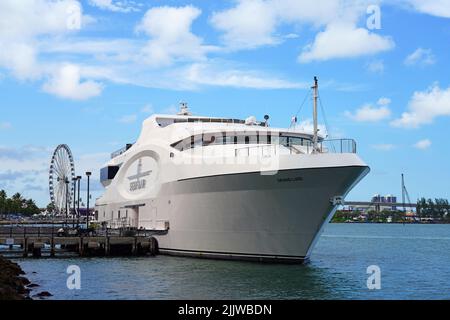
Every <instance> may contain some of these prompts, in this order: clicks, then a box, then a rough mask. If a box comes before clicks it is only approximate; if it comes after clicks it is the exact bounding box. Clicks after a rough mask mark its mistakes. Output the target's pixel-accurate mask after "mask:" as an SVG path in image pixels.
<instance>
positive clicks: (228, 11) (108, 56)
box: [0, 0, 450, 206]
mask: <svg viewBox="0 0 450 320" xmlns="http://www.w3.org/2000/svg"><path fill="white" fill-rule="evenodd" d="M449 52H450V0H441V1H420V0H394V1H365V0H318V1H313V2H311V1H300V0H291V1H289V0H278V1H276V0H266V1H263V0H242V1H220V2H212V1H175V0H171V1H169V0H168V1H159V0H158V1H157V0H154V1H139V0H135V1H126V0H123V1H114V0H89V1H75V0H61V1H50V0H22V1H15V0H2V1H0V92H1V95H0V97H1V100H0V110H1V115H0V163H1V166H0V189H5V190H6V191H7V192H8V195H12V194H13V193H15V192H20V193H22V194H23V195H24V196H25V197H27V198H33V199H35V200H36V201H37V203H38V205H40V206H45V205H47V204H48V202H49V201H50V200H49V196H48V167H49V162H50V157H51V153H52V151H53V149H54V148H55V147H56V146H57V145H58V144H61V143H66V144H68V145H69V146H70V148H71V149H72V152H73V154H74V157H75V169H76V171H77V174H79V175H82V176H83V178H84V172H85V171H92V172H93V177H92V189H93V198H95V197H97V196H99V195H100V193H101V192H102V187H101V185H100V183H99V169H100V168H101V167H102V165H103V164H104V163H105V162H106V161H107V160H108V159H109V155H110V153H111V152H112V151H114V150H116V149H118V148H120V147H122V146H123V145H125V144H126V143H129V142H133V141H135V140H136V139H137V137H138V134H139V133H140V129H141V123H142V121H143V120H144V119H145V118H147V117H148V116H150V115H151V114H152V113H174V112H176V111H177V110H178V103H179V102H180V101H186V102H188V104H189V106H190V109H191V111H192V112H193V113H194V114H198V115H206V116H224V117H232V118H247V117H248V116H251V115H254V116H256V117H257V118H258V119H262V118H263V116H264V114H269V115H270V125H271V126H275V127H288V126H289V125H290V121H291V118H292V116H293V115H295V114H296V113H297V111H298V110H299V108H300V105H301V103H302V101H303V100H304V98H305V95H306V94H307V92H308V90H309V87H310V86H311V85H312V79H313V77H314V76H318V78H319V85H320V94H321V102H322V104H323V109H324V111H325V115H326V116H325V117H324V115H323V112H322V109H321V108H320V109H319V119H320V123H321V125H324V124H325V122H326V123H327V124H328V125H329V127H328V129H329V136H330V138H341V137H345V138H353V139H355V140H356V141H357V143H358V152H359V154H360V155H361V158H362V159H363V160H364V161H366V162H367V164H368V165H369V166H370V167H371V169H372V171H371V173H370V174H369V175H368V176H367V177H366V178H365V179H364V180H363V181H362V182H361V183H360V184H359V185H358V186H357V187H356V188H355V189H354V190H353V191H352V192H351V194H350V195H349V196H348V199H349V200H369V199H371V197H372V196H373V195H374V194H382V195H386V194H393V195H396V196H397V197H399V198H400V197H401V174H402V173H404V174H405V179H406V186H407V188H408V191H409V193H410V195H411V198H412V200H413V201H414V200H415V199H417V198H419V197H422V196H424V197H431V198H435V197H436V198H441V197H442V198H450V191H449V188H448V182H449V181H450V170H449V163H450V148H449V147H448V141H447V138H448V136H449V134H450V129H449V126H450V78H449V76H448V74H450V57H449ZM298 118H299V123H300V124H301V125H302V126H304V127H309V126H310V123H311V118H312V111H311V100H307V101H306V103H305V105H304V106H303V108H302V109H301V112H300V113H299V116H298ZM325 120H326V121H325ZM82 186H83V190H84V189H85V181H84V180H83V182H82ZM82 196H83V201H85V195H84V194H82Z"/></svg>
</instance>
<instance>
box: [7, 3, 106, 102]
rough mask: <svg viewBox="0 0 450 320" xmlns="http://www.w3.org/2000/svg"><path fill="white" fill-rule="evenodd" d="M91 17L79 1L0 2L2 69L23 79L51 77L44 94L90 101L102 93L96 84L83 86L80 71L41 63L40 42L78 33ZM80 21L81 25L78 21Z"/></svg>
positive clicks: (88, 82)
mask: <svg viewBox="0 0 450 320" xmlns="http://www.w3.org/2000/svg"><path fill="white" fill-rule="evenodd" d="M86 18H87V16H83V15H82V7H81V4H80V3H79V2H78V1H75V0H61V1H49V0H23V1H14V0H3V1H1V2H0V68H2V67H3V68H5V69H7V70H9V71H10V73H11V74H12V75H13V76H14V77H16V78H18V79H20V80H40V79H42V78H45V77H51V78H52V80H51V81H50V82H48V83H46V84H44V86H43V88H44V91H46V92H49V93H52V94H56V95H58V96H60V97H65V98H70V99H86V98H88V97H91V96H95V95H98V94H99V93H100V91H101V90H100V87H99V85H98V84H97V83H95V82H93V81H86V82H83V83H79V72H77V71H76V70H75V71H74V69H68V68H66V67H65V66H61V67H59V69H60V70H59V71H56V69H58V67H57V66H56V65H57V63H53V62H47V61H45V62H42V61H39V53H40V51H39V41H40V39H42V38H46V39H54V38H58V37H61V36H63V35H67V34H73V33H76V32H77V31H78V29H79V28H78V27H81V26H83V23H84V21H86ZM77 21H78V22H79V23H80V24H79V25H78V23H75V22H77ZM77 77H78V78H77Z"/></svg>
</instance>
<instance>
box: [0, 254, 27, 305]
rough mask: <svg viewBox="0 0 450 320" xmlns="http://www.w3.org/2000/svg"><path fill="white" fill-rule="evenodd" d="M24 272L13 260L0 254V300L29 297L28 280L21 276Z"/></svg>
mask: <svg viewBox="0 0 450 320" xmlns="http://www.w3.org/2000/svg"><path fill="white" fill-rule="evenodd" d="M24 274H25V272H24V271H23V270H22V268H21V267H20V266H19V265H18V264H17V263H15V262H12V261H10V260H8V259H6V258H4V257H3V256H1V255H0V300H26V299H30V296H29V294H30V289H28V288H27V287H26V286H27V285H29V284H30V281H29V280H28V279H27V278H25V277H23V275H24Z"/></svg>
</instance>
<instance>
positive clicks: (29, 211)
mask: <svg viewBox="0 0 450 320" xmlns="http://www.w3.org/2000/svg"><path fill="white" fill-rule="evenodd" d="M38 213H40V210H39V207H38V206H37V205H36V203H35V202H34V200H33V199H25V198H24V197H22V195H21V194H20V193H18V192H17V193H15V194H13V195H12V196H11V197H8V196H7V194H6V191H5V190H0V215H4V214H20V215H24V216H32V215H33V214H38Z"/></svg>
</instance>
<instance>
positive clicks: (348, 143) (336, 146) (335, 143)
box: [235, 139, 356, 157]
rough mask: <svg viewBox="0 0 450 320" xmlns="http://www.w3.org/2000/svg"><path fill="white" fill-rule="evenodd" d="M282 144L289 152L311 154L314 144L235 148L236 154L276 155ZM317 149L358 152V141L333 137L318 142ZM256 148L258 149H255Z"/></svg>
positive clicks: (322, 150)
mask: <svg viewBox="0 0 450 320" xmlns="http://www.w3.org/2000/svg"><path fill="white" fill-rule="evenodd" d="M280 146H283V147H285V148H286V149H288V150H289V151H288V152H289V154H311V153H313V151H314V146H313V143H312V142H311V141H304V142H303V143H302V144H279V145H278V144H264V145H252V146H246V147H240V148H236V149H235V156H236V157H237V156H250V155H261V156H271V155H276V154H277V152H279V153H282V152H280V151H279V148H280ZM317 149H318V150H317V151H318V152H319V153H356V141H355V140H353V139H331V140H323V141H321V142H319V143H318V145H317ZM254 150H256V151H254Z"/></svg>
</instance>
